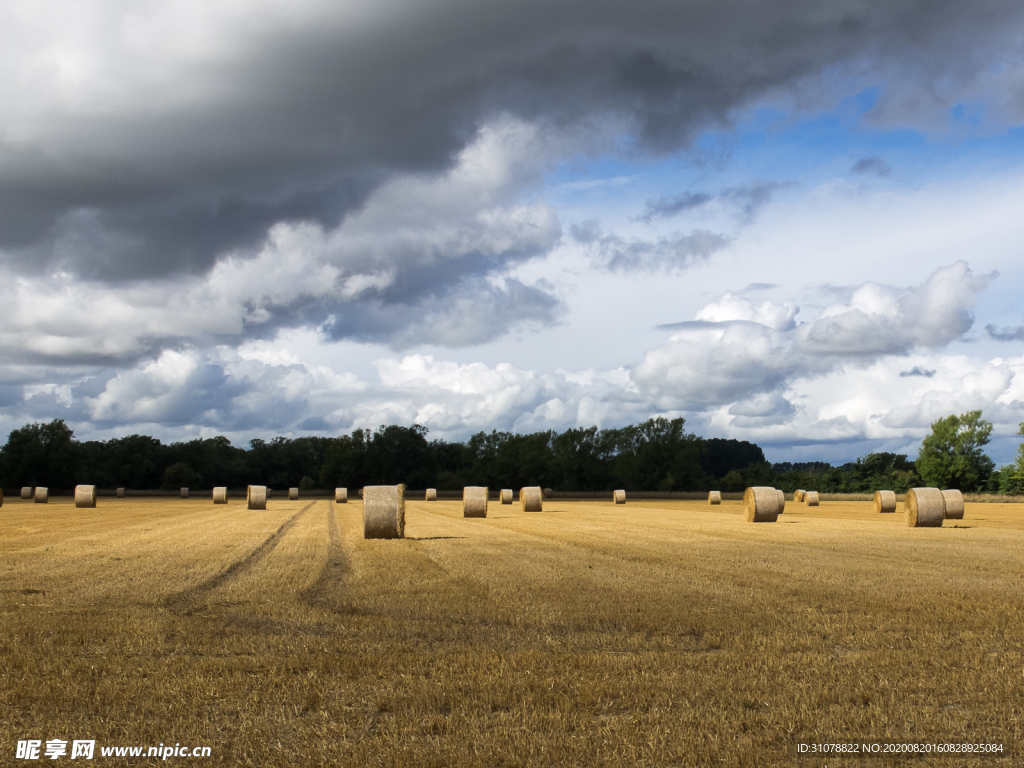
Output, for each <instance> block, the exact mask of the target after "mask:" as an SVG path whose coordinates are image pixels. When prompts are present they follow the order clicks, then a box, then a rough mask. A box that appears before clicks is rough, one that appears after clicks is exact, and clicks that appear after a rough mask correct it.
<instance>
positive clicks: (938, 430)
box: [915, 411, 995, 491]
mask: <svg viewBox="0 0 1024 768" xmlns="http://www.w3.org/2000/svg"><path fill="white" fill-rule="evenodd" d="M991 434H992V422H990V421H986V420H985V419H983V418H981V411H968V412H967V413H962V414H960V415H959V416H957V415H955V414H952V415H950V416H947V417H945V418H944V419H939V420H938V421H935V422H933V423H932V433H931V434H930V435H928V436H927V437H926V438H925V439H924V440H923V441H922V442H921V451H920V453H919V454H918V457H917V461H916V462H915V466H916V468H917V471H918V474H920V476H921V480H922V482H923V483H924V484H925V485H928V486H935V487H937V488H957V489H959V490H961V491H977V490H981V489H983V488H984V487H985V485H986V483H987V482H988V480H989V478H990V477H991V475H992V471H993V469H994V468H995V464H994V463H993V461H992V459H990V458H989V457H988V456H986V455H985V454H984V452H983V451H982V448H983V447H984V446H985V445H987V444H988V441H989V436H990V435H991Z"/></svg>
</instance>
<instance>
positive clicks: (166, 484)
mask: <svg viewBox="0 0 1024 768" xmlns="http://www.w3.org/2000/svg"><path fill="white" fill-rule="evenodd" d="M202 484H203V476H202V475H201V474H199V473H198V472H196V471H195V470H194V469H192V467H190V466H189V465H188V464H186V463H185V462H183V461H179V462H177V463H175V464H171V465H170V466H169V467H167V468H166V469H165V470H164V477H163V483H162V485H163V488H164V489H165V490H168V491H172V490H174V489H176V488H199V487H201V486H202Z"/></svg>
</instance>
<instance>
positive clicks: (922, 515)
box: [903, 488, 946, 528]
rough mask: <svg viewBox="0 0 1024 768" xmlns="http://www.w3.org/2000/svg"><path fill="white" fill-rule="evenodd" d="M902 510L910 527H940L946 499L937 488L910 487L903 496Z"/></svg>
mask: <svg viewBox="0 0 1024 768" xmlns="http://www.w3.org/2000/svg"><path fill="white" fill-rule="evenodd" d="M903 512H904V515H905V516H906V521H907V526H908V527H910V528H941V527H942V519H943V517H945V515H946V500H945V499H944V498H943V497H942V491H940V490H939V489H938V488H911V489H910V490H909V491H907V495H906V496H905V497H904V498H903Z"/></svg>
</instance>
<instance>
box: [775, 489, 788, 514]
mask: <svg viewBox="0 0 1024 768" xmlns="http://www.w3.org/2000/svg"><path fill="white" fill-rule="evenodd" d="M775 490H776V491H777V495H778V497H779V514H780V515H781V514H782V513H783V512H785V511H786V494H785V493H784V492H783V491H780V490H779V489H778V488H776V489H775Z"/></svg>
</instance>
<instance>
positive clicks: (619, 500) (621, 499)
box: [612, 490, 626, 504]
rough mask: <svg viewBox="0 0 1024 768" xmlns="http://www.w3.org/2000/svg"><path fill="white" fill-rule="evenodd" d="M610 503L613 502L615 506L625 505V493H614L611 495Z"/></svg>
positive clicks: (620, 491)
mask: <svg viewBox="0 0 1024 768" xmlns="http://www.w3.org/2000/svg"><path fill="white" fill-rule="evenodd" d="M612 501H614V502H615V503H616V504H625V503H626V492H625V491H622V490H619V491H615V492H614V493H613V494H612Z"/></svg>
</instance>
